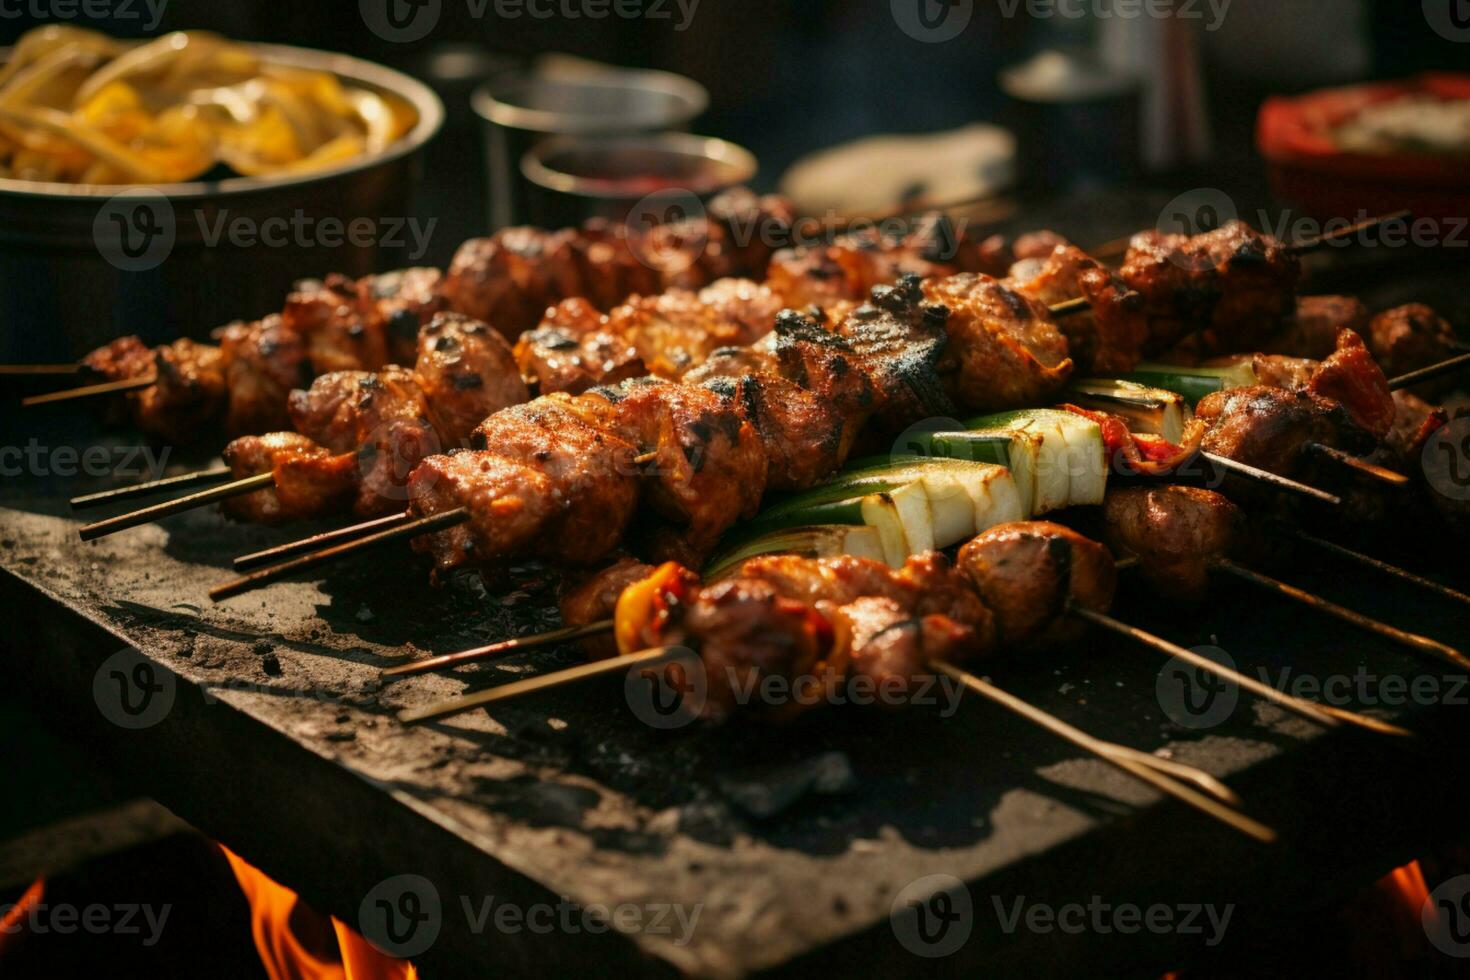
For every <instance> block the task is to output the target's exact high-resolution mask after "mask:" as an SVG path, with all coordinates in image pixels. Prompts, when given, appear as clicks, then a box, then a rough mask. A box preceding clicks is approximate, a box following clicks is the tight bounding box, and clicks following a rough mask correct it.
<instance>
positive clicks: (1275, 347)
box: [1262, 296, 1368, 361]
mask: <svg viewBox="0 0 1470 980" xmlns="http://www.w3.org/2000/svg"><path fill="white" fill-rule="evenodd" d="M1339 330H1351V331H1353V332H1354V333H1357V334H1360V335H1363V336H1367V334H1368V307H1366V306H1364V305H1363V302H1362V300H1360V299H1358V298H1357V297H1356V296H1299V297H1297V301H1296V314H1295V315H1294V316H1293V317H1292V318H1291V320H1290V321H1288V322H1287V324H1286V326H1285V327H1284V328H1283V329H1282V330H1281V332H1280V333H1278V334H1276V335H1275V336H1274V337H1272V338H1271V339H1270V340H1269V341H1268V342H1267V344H1266V346H1265V347H1264V348H1262V349H1263V350H1264V351H1265V352H1266V353H1267V354H1286V355H1288V356H1291V357H1309V358H1311V359H1312V360H1315V361H1320V360H1322V359H1323V358H1325V357H1327V356H1328V355H1329V354H1331V353H1332V352H1333V351H1334V350H1336V349H1337V333H1338V331H1339Z"/></svg>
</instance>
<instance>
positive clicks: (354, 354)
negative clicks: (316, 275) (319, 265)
mask: <svg viewBox="0 0 1470 980" xmlns="http://www.w3.org/2000/svg"><path fill="white" fill-rule="evenodd" d="M376 314H377V311H376V310H375V309H374V308H373V307H372V306H370V305H369V304H367V303H365V302H364V300H363V291H362V288H361V287H360V285H359V283H357V282H356V281H354V280H352V279H349V278H348V277H346V276H342V275H331V276H328V277H327V278H326V279H325V280H323V281H321V282H318V281H316V280H308V281H305V282H299V283H297V284H296V289H295V291H294V292H292V293H291V294H290V295H289V296H287V297H286V306H285V309H284V310H282V311H281V319H282V321H283V322H284V323H285V325H286V328H287V329H288V330H292V331H294V332H295V333H296V334H297V335H298V336H300V337H302V338H304V339H305V341H306V350H307V356H308V357H310V358H311V367H312V371H313V372H314V373H316V374H328V373H330V372H332V371H376V370H377V369H378V368H380V367H382V366H383V365H384V364H387V363H388V356H389V351H388V337H387V333H386V331H385V330H384V327H383V322H382V321H381V320H380V319H379V318H378V317H377V315H376Z"/></svg>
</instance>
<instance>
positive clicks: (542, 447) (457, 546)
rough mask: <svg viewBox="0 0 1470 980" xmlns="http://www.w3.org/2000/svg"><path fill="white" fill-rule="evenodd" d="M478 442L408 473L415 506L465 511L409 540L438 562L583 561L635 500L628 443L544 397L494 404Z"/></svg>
mask: <svg viewBox="0 0 1470 980" xmlns="http://www.w3.org/2000/svg"><path fill="white" fill-rule="evenodd" d="M475 442H476V444H477V445H481V446H484V447H486V448H485V449H482V450H480V451H476V452H455V453H450V454H448V455H440V456H431V457H429V458H428V459H426V460H424V462H423V463H421V464H420V465H419V466H418V468H417V469H415V470H414V471H413V473H412V475H411V477H410V479H409V492H410V497H411V501H412V503H411V506H412V509H413V511H414V512H415V513H417V514H419V515H429V514H437V513H441V512H443V511H446V510H452V509H454V508H456V507H465V508H467V509H468V510H469V511H470V520H469V522H468V523H467V524H463V525H460V526H458V527H455V528H451V529H449V530H447V531H443V532H440V533H438V534H433V535H428V536H426V537H422V538H418V539H416V540H415V541H414V547H415V548H417V549H419V550H423V551H427V552H429V553H430V554H432V555H433V556H434V560H435V564H436V566H437V569H438V570H439V571H441V572H442V571H449V570H452V569H454V568H458V567H461V566H464V565H469V564H472V563H476V562H489V561H494V560H496V559H499V558H510V557H517V556H522V555H538V556H544V557H546V558H548V559H551V560H554V561H557V562H560V563H562V564H567V565H588V564H593V563H596V562H598V561H600V560H602V559H603V558H605V557H606V556H607V554H608V553H609V552H610V551H612V549H613V548H615V547H617V545H618V542H619V541H621V540H622V537H623V532H624V531H625V529H626V528H627V525H628V521H629V519H630V518H631V517H632V516H633V510H634V507H635V506H636V504H637V501H638V483H639V481H638V478H637V476H636V474H637V472H638V471H637V468H636V467H635V466H634V465H633V457H634V456H636V455H637V450H636V449H635V448H634V447H633V446H632V445H631V444H630V443H628V442H626V441H624V440H623V439H621V438H619V437H618V436H617V435H616V434H614V433H612V432H609V431H606V430H605V429H602V428H599V427H596V426H593V425H589V424H588V423H587V422H586V421H584V420H583V418H582V417H581V415H579V414H578V413H577V412H575V411H572V410H571V409H570V408H568V407H567V406H566V405H565V404H564V403H563V402H562V401H561V400H559V399H551V398H538V399H536V400H534V401H531V402H527V403H526V404H524V405H516V406H513V407H511V408H507V409H504V410H502V411H500V412H496V413H495V414H494V415H492V416H490V417H489V418H488V419H486V420H485V421H484V422H483V423H481V425H480V426H479V428H478V429H477V430H476V432H475Z"/></svg>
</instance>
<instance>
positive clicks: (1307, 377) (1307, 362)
mask: <svg viewBox="0 0 1470 980" xmlns="http://www.w3.org/2000/svg"><path fill="white" fill-rule="evenodd" d="M1247 356H1248V357H1249V358H1250V362H1251V370H1252V371H1253V372H1255V375H1256V381H1258V382H1259V383H1261V384H1263V385H1271V386H1272V387H1274V388H1288V389H1290V390H1292V391H1298V390H1300V389H1302V388H1305V387H1306V386H1307V385H1308V384H1310V383H1311V381H1312V375H1314V374H1316V373H1317V368H1318V367H1320V366H1321V364H1320V362H1318V361H1314V360H1312V359H1310V358H1306V357H1288V356H1286V355H1285V354H1252V355H1247ZM1238 360H1239V358H1238V357H1222V358H1215V359H1212V360H1209V361H1206V362H1205V363H1204V366H1205V367H1225V366H1228V365H1229V364H1230V363H1232V362H1235V361H1238Z"/></svg>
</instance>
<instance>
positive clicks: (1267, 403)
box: [1195, 385, 1373, 476]
mask: <svg viewBox="0 0 1470 980" xmlns="http://www.w3.org/2000/svg"><path fill="white" fill-rule="evenodd" d="M1195 414H1196V415H1197V416H1198V417H1199V418H1202V419H1204V420H1205V421H1207V422H1209V423H1211V424H1210V430H1209V431H1208V432H1207V433H1205V438H1204V441H1203V442H1202V443H1201V448H1202V449H1204V450H1205V451H1206V452H1213V453H1219V454H1220V455H1221V456H1228V457H1229V458H1231V459H1234V460H1239V461H1240V462H1242V463H1247V464H1249V465H1251V466H1257V467H1260V468H1261V469H1264V470H1270V471H1271V472H1272V473H1279V474H1281V475H1282V476H1295V475H1297V474H1299V473H1300V471H1301V469H1302V465H1303V463H1304V460H1305V458H1306V452H1305V447H1306V446H1307V444H1308V443H1312V442H1320V443H1322V444H1324V445H1327V446H1332V447H1334V448H1337V449H1343V450H1345V451H1347V452H1352V453H1360V452H1367V451H1369V450H1371V449H1372V448H1373V438H1372V436H1370V435H1369V434H1368V433H1367V432H1365V431H1363V430H1362V429H1361V428H1359V427H1358V425H1357V424H1356V423H1354V422H1353V420H1352V417H1351V416H1350V415H1349V414H1348V412H1347V410H1346V409H1345V408H1343V407H1342V405H1340V404H1338V403H1337V402H1335V401H1333V400H1332V399H1329V398H1323V397H1322V396H1320V395H1315V394H1313V393H1312V392H1310V391H1306V390H1301V391H1288V390H1287V389H1284V388H1272V387H1269V386H1266V385H1256V386H1253V387H1249V388H1232V389H1230V390H1228V391H1218V392H1215V393H1213V394H1210V395H1206V396H1205V398H1204V399H1202V400H1201V401H1200V403H1199V406H1198V407H1197V408H1196V410H1195Z"/></svg>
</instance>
